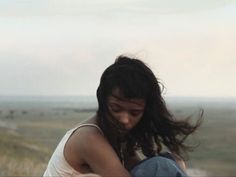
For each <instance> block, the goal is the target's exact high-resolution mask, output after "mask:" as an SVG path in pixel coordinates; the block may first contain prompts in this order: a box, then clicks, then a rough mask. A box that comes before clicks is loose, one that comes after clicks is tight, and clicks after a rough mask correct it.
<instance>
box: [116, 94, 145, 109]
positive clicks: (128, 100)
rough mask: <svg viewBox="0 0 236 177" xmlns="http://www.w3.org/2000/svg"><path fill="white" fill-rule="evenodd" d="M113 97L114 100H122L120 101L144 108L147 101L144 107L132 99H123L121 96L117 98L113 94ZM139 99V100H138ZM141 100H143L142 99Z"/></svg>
mask: <svg viewBox="0 0 236 177" xmlns="http://www.w3.org/2000/svg"><path fill="white" fill-rule="evenodd" d="M111 96H112V97H114V98H116V99H118V100H120V101H125V102H130V103H133V104H136V105H138V106H142V107H143V106H144V107H145V101H144V105H143V104H139V103H137V102H135V101H132V100H131V99H125V98H121V97H119V96H117V95H114V94H111ZM134 99H135V98H134ZM137 99H139V98H137ZM140 100H142V99H140Z"/></svg>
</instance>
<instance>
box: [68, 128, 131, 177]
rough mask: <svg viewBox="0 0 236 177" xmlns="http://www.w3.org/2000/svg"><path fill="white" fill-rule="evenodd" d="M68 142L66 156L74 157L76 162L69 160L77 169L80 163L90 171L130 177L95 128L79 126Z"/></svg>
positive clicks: (102, 174)
mask: <svg viewBox="0 0 236 177" xmlns="http://www.w3.org/2000/svg"><path fill="white" fill-rule="evenodd" d="M69 143H70V145H69V146H68V147H67V149H70V150H68V151H67V156H68V157H69V156H73V157H74V158H76V160H75V161H76V162H73V160H72V161H70V160H69V161H70V162H71V163H73V164H75V165H74V166H77V167H78V168H76V169H78V171H79V169H80V168H79V166H81V164H86V165H88V166H89V168H90V169H91V172H92V173H96V174H99V175H101V176H122V177H130V174H129V172H128V171H127V170H126V169H125V168H124V167H123V165H122V164H121V162H120V160H119V158H118V156H117V155H116V153H115V151H114V150H113V148H112V147H111V145H110V144H109V143H108V141H107V140H106V139H105V138H104V137H103V135H101V133H100V132H99V131H98V130H97V129H95V128H81V129H80V130H79V131H78V132H75V134H73V136H72V137H71V138H70V142H69ZM68 153H69V154H68ZM68 159H69V158H68ZM71 159H72V158H71ZM78 159H79V160H78ZM76 164H77V165H76Z"/></svg>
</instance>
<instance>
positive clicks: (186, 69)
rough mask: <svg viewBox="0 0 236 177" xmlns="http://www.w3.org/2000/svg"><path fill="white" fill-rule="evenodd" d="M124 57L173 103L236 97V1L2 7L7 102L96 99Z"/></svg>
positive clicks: (1, 75) (18, 0)
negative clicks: (10, 98) (103, 79)
mask: <svg viewBox="0 0 236 177" xmlns="http://www.w3.org/2000/svg"><path fill="white" fill-rule="evenodd" d="M120 54H131V55H135V56H137V57H138V58H140V59H142V60H143V61H144V62H145V63H147V64H148V65H149V66H150V67H151V69H152V70H153V71H154V73H155V74H156V75H157V77H158V78H160V80H161V81H162V82H163V83H164V85H165V87H166V92H165V95H166V96H196V97H198V96H201V97H236V79H235V77H236V0H190V1H189V0H178V1H176V0H165V1H161V0H149V1H146V0H112V1H111V0H93V1H87V2H86V1H84V0H40V1H36V0H11V1H9V0H0V82H1V87H0V95H1V96H4V95H95V92H96V89H97V86H98V83H99V79H100V76H101V74H102V72H103V71H104V69H105V68H106V67H107V66H109V65H110V64H112V63H113V62H114V60H115V58H116V57H117V56H118V55H120Z"/></svg>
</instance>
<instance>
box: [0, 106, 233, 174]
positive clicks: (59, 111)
mask: <svg viewBox="0 0 236 177" xmlns="http://www.w3.org/2000/svg"><path fill="white" fill-rule="evenodd" d="M200 107H201V108H203V109H204V111H205V112H204V122H203V125H202V127H201V128H200V129H199V130H198V132H197V133H196V134H195V135H193V136H192V137H190V140H189V141H188V142H189V143H193V144H195V143H199V146H198V147H197V148H196V149H195V150H194V151H193V152H191V153H189V160H188V161H187V164H188V166H189V167H190V168H196V169H200V170H204V171H206V172H207V175H208V176H235V174H236V169H235V164H236V156H235V154H236V148H235V147H236V141H235V140H236V109H235V106H230V105H228V106H227V105H226V104H224V103H221V104H213V103H211V104H208V103H205V104H202V105H201V106H199V105H198V104H196V103H191V104H189V103H188V104H186V103H181V104H179V103H173V104H170V109H171V110H172V112H173V113H174V114H175V115H176V116H177V117H178V118H183V117H186V116H189V115H193V117H192V119H193V121H194V120H196V118H197V115H198V114H197V113H198V110H199V108H200ZM93 114H94V111H93V110H87V111H86V110H78V109H75V108H70V107H57V106H56V105H55V104H54V105H50V104H49V105H47V106H42V105H41V106H37V105H34V106H32V105H23V103H21V104H20V105H18V106H17V105H14V106H12V107H11V105H8V106H5V105H4V104H3V103H1V104H0V157H1V158H0V176H42V174H43V172H44V170H45V168H46V165H47V162H48V160H49V158H50V156H51V154H52V152H53V150H54V149H55V147H56V145H57V143H58V142H59V141H60V139H61V138H62V136H63V135H64V133H65V132H66V131H67V130H68V129H70V128H71V127H73V126H74V125H75V124H77V123H78V122H80V121H81V120H84V119H85V118H88V117H90V116H92V115H93Z"/></svg>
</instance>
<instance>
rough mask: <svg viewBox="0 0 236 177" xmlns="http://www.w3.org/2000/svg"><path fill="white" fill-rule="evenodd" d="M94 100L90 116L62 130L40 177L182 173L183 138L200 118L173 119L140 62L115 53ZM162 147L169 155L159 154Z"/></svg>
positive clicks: (192, 129) (157, 89) (191, 130)
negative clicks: (193, 122)
mask: <svg viewBox="0 0 236 177" xmlns="http://www.w3.org/2000/svg"><path fill="white" fill-rule="evenodd" d="M97 99H98V110H97V113H96V115H95V116H93V117H92V118H89V119H87V120H85V121H84V122H82V123H80V124H79V125H78V126H76V127H75V128H73V129H71V130H69V131H68V132H67V134H66V135H65V136H64V137H63V139H62V140H61V142H60V143H59V145H58V147H57V148H56V150H55V152H54V153H53V155H52V157H51V159H50V161H49V164H48V167H47V169H46V171H45V173H44V176H81V175H82V174H87V173H96V174H99V175H101V176H122V177H130V176H131V175H132V176H137V177H141V176H158V175H159V176H186V174H185V172H184V170H185V164H184V161H183V160H182V158H181V155H182V153H183V152H185V151H187V150H188V149H189V148H190V147H188V146H186V145H185V144H184V140H185V139H186V138H187V136H188V135H190V134H192V133H193V132H194V131H195V130H196V129H197V128H198V127H199V126H200V124H201V119H199V120H198V122H197V123H196V125H191V124H190V123H189V122H188V120H176V119H175V118H174V117H173V116H172V114H171V113H170V112H169V111H168V109H167V107H166V105H165V102H164V100H163V98H162V95H161V89H160V82H159V81H158V80H157V79H156V77H155V75H154V74H153V72H152V71H151V70H150V68H148V67H147V66H146V65H145V64H144V63H143V62H142V61H140V60H138V59H134V58H129V57H127V56H119V57H118V58H117V59H116V61H115V63H114V64H112V65H111V66H109V67H108V68H107V69H106V70H105V71H104V73H103V74H102V76H101V80H100V85H99V87H98V89H97ZM163 146H165V147H166V148H168V149H169V151H170V152H171V153H164V154H163V153H162V152H161V151H162V147H163ZM140 154H143V156H145V157H146V159H145V160H143V161H141V160H142V159H141V158H140Z"/></svg>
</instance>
